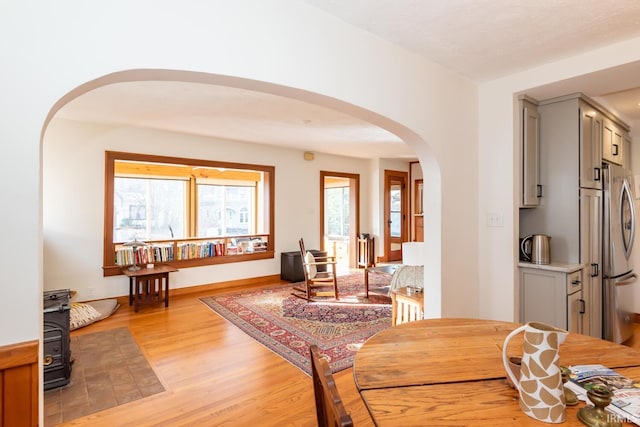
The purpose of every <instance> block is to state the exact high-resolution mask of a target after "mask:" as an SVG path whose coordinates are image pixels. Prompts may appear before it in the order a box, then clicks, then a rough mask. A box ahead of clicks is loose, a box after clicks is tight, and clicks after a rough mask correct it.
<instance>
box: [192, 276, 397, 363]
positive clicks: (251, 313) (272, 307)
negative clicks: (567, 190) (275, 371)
mask: <svg viewBox="0 0 640 427" xmlns="http://www.w3.org/2000/svg"><path fill="white" fill-rule="evenodd" d="M363 280H364V278H363V274H362V273H360V274H350V275H346V276H341V277H338V290H339V293H340V294H341V297H340V300H341V302H335V301H329V300H327V301H322V302H307V301H305V300H303V299H300V298H298V297H295V296H293V295H291V293H292V291H293V286H294V284H290V285H279V286H275V287H269V288H262V289H258V290H250V291H244V292H236V293H230V294H225V295H218V296H213V297H205V298H201V299H200V300H201V301H202V302H203V303H205V304H206V305H207V306H208V307H210V308H211V309H212V310H213V311H215V312H216V313H218V314H219V315H220V316H222V317H224V318H225V319H227V320H228V321H230V322H231V323H233V324H234V325H236V326H238V327H239V328H240V329H242V330H243V331H244V332H245V333H247V334H248V335H249V336H251V337H252V338H254V339H255V340H256V341H258V342H260V343H261V344H262V345H264V346H265V347H267V348H268V349H269V350H271V351H273V352H274V353H276V354H278V355H279V356H281V357H282V358H284V359H285V360H287V361H288V362H289V363H291V364H293V365H294V366H297V367H298V368H300V369H301V370H302V371H303V372H305V373H307V374H308V375H311V364H310V361H309V357H310V356H309V346H310V345H311V344H316V345H317V346H318V347H319V348H320V351H321V353H322V354H323V355H324V356H325V357H327V358H328V359H329V364H330V366H331V370H332V372H338V371H341V370H343V369H348V368H350V367H351V366H353V359H354V357H355V354H356V352H357V351H358V349H359V348H360V346H361V345H362V344H363V343H364V342H365V341H366V340H367V339H368V338H369V337H371V336H372V335H374V334H376V333H377V332H379V331H381V330H383V329H386V328H388V327H390V326H391V299H390V298H389V297H388V296H386V295H380V294H376V293H372V292H370V293H369V298H365V297H364V285H363ZM389 281H390V277H386V276H384V275H372V276H371V277H370V281H369V288H370V289H371V288H381V289H383V290H384V289H385V286H386V285H388V283H389ZM383 292H384V291H383Z"/></svg>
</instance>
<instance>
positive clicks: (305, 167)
mask: <svg viewBox="0 0 640 427" xmlns="http://www.w3.org/2000/svg"><path fill="white" fill-rule="evenodd" d="M107 150H108V151H127V152H135V153H145V154H156V155H164V156H175V157H186V158H196V159H207V160H221V161H228V162H238V163H250V164H261V165H270V166H275V168H276V173H275V182H276V198H275V230H276V234H275V251H276V257H275V258H274V259H268V260H257V261H250V262H243V263H230V264H221V265H213V266H205V267H194V268H183V269H181V270H180V271H178V272H177V273H173V274H172V276H171V281H172V288H182V287H186V286H194V285H201V284H207V283H217V282H223V281H227V280H235V279H241V278H249V277H258V276H266V275H273V274H279V273H280V253H281V252H289V251H296V250H298V239H299V238H300V237H303V238H304V239H305V243H306V244H307V247H309V248H317V247H319V243H320V242H319V233H320V232H319V229H320V226H319V223H320V212H319V205H318V201H319V200H320V195H319V194H318V191H319V187H320V184H319V181H320V170H331V171H335V172H348V173H356V174H360V179H361V182H362V183H363V185H365V186H368V185H369V184H368V183H369V182H370V179H369V160H363V159H354V158H348V157H340V156H331V155H324V154H321V153H317V154H316V156H315V160H313V161H306V160H304V159H303V151H301V150H291V149H283V148H278V147H271V146H262V145H254V144H247V143H241V142H237V141H220V140H213V139H210V138H204V137H197V136H193V135H184V134H176V133H168V132H158V131H150V130H146V129H141V128H115V127H110V126H104V125H97V124H91V123H79V122H74V121H69V120H63V119H54V120H53V121H52V122H51V123H50V124H49V126H48V128H47V131H46V134H45V136H44V142H43V156H42V157H43V236H44V288H45V289H61V288H71V289H74V290H76V291H78V294H77V300H78V301H84V300H90V299H100V298H107V297H113V296H121V295H127V294H128V292H129V288H128V279H127V278H126V277H124V276H115V277H103V275H102V268H101V267H102V256H103V254H102V251H103V237H104V236H103V229H104V155H105V154H104V153H105V151H107ZM405 164H406V165H408V162H405ZM360 202H361V216H362V218H361V223H362V224H363V225H367V226H368V224H369V223H370V220H369V217H368V216H367V214H368V213H369V212H370V211H371V209H369V198H368V197H367V196H366V192H365V196H364V197H361V200H360Z"/></svg>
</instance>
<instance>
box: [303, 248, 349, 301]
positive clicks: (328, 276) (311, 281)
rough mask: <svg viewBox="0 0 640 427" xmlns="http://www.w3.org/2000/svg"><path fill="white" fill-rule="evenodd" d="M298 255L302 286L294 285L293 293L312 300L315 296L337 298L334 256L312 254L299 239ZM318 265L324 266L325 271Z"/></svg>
mask: <svg viewBox="0 0 640 427" xmlns="http://www.w3.org/2000/svg"><path fill="white" fill-rule="evenodd" d="M298 243H299V244H300V257H301V259H302V270H303V272H304V286H294V288H293V289H294V290H295V291H297V292H294V293H293V295H295V296H297V297H299V298H302V299H306V300H308V301H313V300H314V298H315V297H334V298H335V299H336V300H337V299H338V281H337V278H336V258H335V257H334V256H314V255H313V254H312V253H311V252H307V251H306V250H305V248H304V241H303V240H302V239H300V241H299V242H298ZM318 266H326V271H319V270H320V269H319V268H318Z"/></svg>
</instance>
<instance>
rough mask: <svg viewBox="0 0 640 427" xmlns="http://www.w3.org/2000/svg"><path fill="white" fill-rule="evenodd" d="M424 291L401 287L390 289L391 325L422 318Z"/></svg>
mask: <svg viewBox="0 0 640 427" xmlns="http://www.w3.org/2000/svg"><path fill="white" fill-rule="evenodd" d="M423 313H424V292H422V290H421V291H420V292H416V288H413V287H408V286H405V287H402V288H398V289H393V290H392V291H391V325H393V326H395V325H399V324H401V323H407V322H413V321H415V320H422V316H423Z"/></svg>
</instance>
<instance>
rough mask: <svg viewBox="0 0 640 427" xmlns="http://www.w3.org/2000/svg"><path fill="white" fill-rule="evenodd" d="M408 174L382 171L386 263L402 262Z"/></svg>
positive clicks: (405, 229) (405, 235)
mask: <svg viewBox="0 0 640 427" xmlns="http://www.w3.org/2000/svg"><path fill="white" fill-rule="evenodd" d="M407 180H408V173H407V172H400V171H390V170H385V171H384V225H385V232H384V242H385V245H384V246H385V258H386V259H387V261H400V260H402V242H406V241H408V239H407V232H408V231H407V230H408V227H407V210H408V206H409V203H408V202H409V200H408V197H407Z"/></svg>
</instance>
